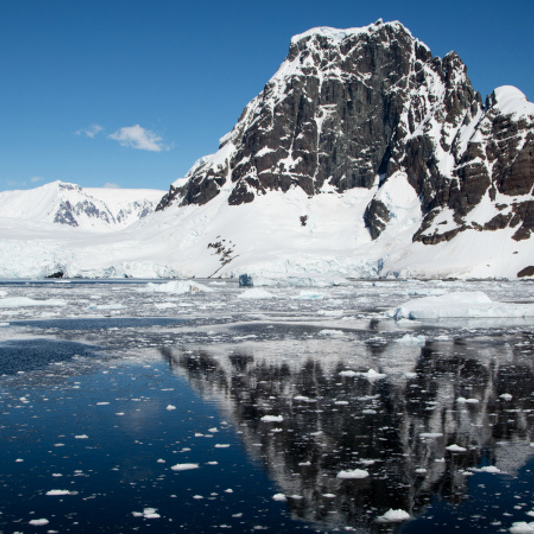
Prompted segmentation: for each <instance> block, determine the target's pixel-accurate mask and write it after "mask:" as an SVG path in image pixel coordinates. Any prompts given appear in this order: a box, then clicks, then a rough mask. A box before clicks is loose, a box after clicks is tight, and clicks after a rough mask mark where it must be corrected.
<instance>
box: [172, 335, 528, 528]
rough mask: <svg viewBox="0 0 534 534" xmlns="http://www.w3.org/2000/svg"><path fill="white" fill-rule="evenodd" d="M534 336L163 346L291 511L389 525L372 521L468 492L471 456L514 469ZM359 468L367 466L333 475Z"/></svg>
mask: <svg viewBox="0 0 534 534" xmlns="http://www.w3.org/2000/svg"><path fill="white" fill-rule="evenodd" d="M531 337H532V336H531V335H530V334H526V333H525V334H517V335H514V336H509V337H505V336H500V337H477V338H473V339H456V340H453V339H451V338H445V339H443V340H440V339H438V340H436V341H433V342H428V341H427V342H426V343H425V344H424V346H417V345H416V344H413V345H411V346H407V345H403V344H402V343H398V342H397V343H396V342H391V343H389V344H384V343H382V344H373V341H372V339H371V340H369V341H368V342H366V343H364V342H361V343H357V344H353V345H350V346H351V353H350V354H347V353H337V354H333V348H332V346H329V343H330V342H329V341H328V340H325V341H322V342H318V341H317V340H315V341H313V346H312V345H310V346H308V347H307V348H306V347H304V348H303V345H302V344H301V345H299V347H300V350H299V351H293V352H292V350H291V347H289V348H288V346H287V343H286V344H284V343H282V342H280V343H277V342H273V343H270V344H266V343H256V344H255V343H247V344H246V345H235V344H233V345H231V344H228V345H226V346H222V347H221V346H218V347H215V346H207V345H206V346H202V347H195V348H192V347H187V348H183V349H177V348H165V349H162V354H163V355H164V357H165V358H166V359H168V361H169V364H170V366H171V367H172V370H173V371H174V372H175V373H178V374H180V375H183V376H185V377H186V378H187V379H188V380H189V382H190V383H191V384H192V386H193V387H194V388H195V389H196V390H197V391H198V392H200V393H201V394H202V396H203V397H205V398H215V399H216V400H217V404H218V405H219V406H221V407H223V410H225V411H226V412H227V413H225V416H226V417H230V418H232V420H233V423H234V424H235V425H236V427H238V428H239V429H240V431H241V437H242V440H243V442H244V444H245V446H246V448H247V450H248V451H249V454H250V455H251V456H253V457H254V458H257V459H259V460H260V461H261V462H262V463H263V464H264V466H265V468H266V470H267V471H268V473H269V475H270V476H271V477H272V478H273V479H274V480H275V481H276V482H277V484H278V485H279V487H280V490H281V492H283V494H284V495H285V498H286V499H287V506H288V508H289V510H290V511H291V513H292V515H293V517H297V518H301V519H303V520H306V521H311V522H317V523H319V524H321V525H322V526H323V527H326V528H336V527H339V528H346V527H347V526H350V527H352V528H353V529H357V530H358V531H362V532H386V531H387V532H389V531H393V530H395V529H396V528H397V525H396V524H387V523H381V522H379V521H378V522H377V518H379V517H380V516H382V515H383V514H384V513H385V512H387V511H388V510H390V509H394V510H396V509H402V510H404V511H406V512H408V513H409V514H410V515H411V516H412V517H417V516H420V515H421V514H422V513H424V511H425V509H426V508H427V507H428V505H429V504H430V503H431V501H432V500H434V499H435V498H436V497H437V498H440V499H445V500H446V501H448V502H450V503H460V502H462V501H463V500H464V499H466V497H467V492H468V487H467V480H468V477H469V476H470V475H472V474H473V470H476V469H477V468H481V467H484V466H486V470H487V466H493V467H492V468H491V470H493V471H494V472H496V471H497V469H498V470H500V471H502V472H505V473H507V474H508V475H513V474H514V473H516V472H517V470H518V469H519V468H520V467H521V466H522V465H523V464H524V463H525V462H526V460H527V459H528V457H529V456H530V455H531V452H534V449H533V448H532V447H530V443H531V435H532V426H533V425H532V420H533V415H534V411H533V409H534V398H533V384H534V380H533V378H534V367H533V363H532V356H533V354H532V352H533V351H532V348H531V347H532V339H531ZM294 348H295V347H294ZM345 348H347V345H345ZM370 369H371V371H370ZM265 416H272V417H265ZM355 469H358V470H364V471H367V472H368V474H369V476H367V477H365V478H360V479H341V478H339V477H338V476H337V475H338V473H340V472H341V471H352V470H355Z"/></svg>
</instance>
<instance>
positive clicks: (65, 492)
mask: <svg viewBox="0 0 534 534" xmlns="http://www.w3.org/2000/svg"><path fill="white" fill-rule="evenodd" d="M46 495H51V496H61V495H78V492H77V491H69V490H61V489H53V490H49V491H47V492H46Z"/></svg>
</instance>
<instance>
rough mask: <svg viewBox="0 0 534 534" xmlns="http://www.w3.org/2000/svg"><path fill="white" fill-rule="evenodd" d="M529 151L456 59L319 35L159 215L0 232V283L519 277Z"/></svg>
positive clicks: (532, 178) (405, 42) (382, 39)
mask: <svg viewBox="0 0 534 534" xmlns="http://www.w3.org/2000/svg"><path fill="white" fill-rule="evenodd" d="M533 149H534V104H531V103H529V102H528V101H527V100H526V98H525V96H524V95H523V93H521V91H519V90H518V89H516V88H514V87H510V86H503V87H500V88H498V89H496V90H495V91H494V92H493V93H492V94H491V95H489V96H488V98H487V99H486V100H485V101H483V99H482V98H481V96H480V95H479V94H478V93H477V92H476V91H475V90H474V89H473V87H472V85H471V82H470V81H469V78H468V77H467V70H466V67H465V65H464V64H463V63H462V61H461V60H460V58H459V57H458V55H457V54H456V53H454V52H451V53H449V54H447V55H446V56H445V57H444V58H443V59H442V58H439V57H435V56H433V55H432V53H431V52H430V50H429V49H428V47H427V46H426V45H424V44H423V43H421V42H420V41H419V40H417V39H416V38H414V37H413V36H412V35H411V33H410V32H409V31H408V30H407V29H406V28H405V27H404V26H403V25H402V24H400V23H398V22H392V23H382V22H380V21H379V22H377V23H375V24H371V25H370V26H367V27H364V28H351V29H346V30H338V29H334V28H315V29H312V30H309V31H307V32H305V33H303V34H301V35H297V36H295V37H294V38H293V39H292V40H291V45H290V49H289V54H288V56H287V58H286V59H285V61H284V62H283V63H282V65H281V66H280V68H279V69H278V71H277V72H276V73H275V75H274V76H273V77H272V78H271V80H270V81H269V82H268V83H267V84H266V86H265V88H264V90H263V91H262V92H261V93H260V94H259V95H258V96H257V97H256V98H255V99H254V100H252V102H250V103H249V104H248V105H247V106H246V108H245V110H244V111H243V113H242V115H241V117H240V118H239V120H238V122H237V124H236V125H235V127H234V128H233V130H232V131H231V132H230V133H229V134H227V135H226V136H224V137H223V139H221V143H220V148H219V150H218V151H217V152H216V153H215V154H213V155H210V156H206V157H204V158H202V159H200V160H199V161H198V162H197V163H195V165H193V167H192V169H191V170H190V171H189V173H188V174H187V176H186V180H185V181H179V182H176V183H174V184H173V185H172V186H171V188H170V190H169V192H168V193H167V194H165V195H164V196H163V198H162V199H161V201H160V202H159V204H158V208H157V212H155V213H151V214H149V215H148V216H146V217H144V218H142V219H140V220H139V221H138V222H136V223H134V224H132V225H130V226H128V227H127V228H125V229H123V230H119V231H117V232H112V233H106V234H102V233H101V234H99V235H95V234H94V232H93V233H91V234H87V235H85V234H84V236H83V237H82V235H81V233H80V231H79V230H78V231H77V233H76V234H73V233H72V232H73V230H71V229H68V228H67V227H65V225H62V227H65V230H64V231H61V232H58V227H59V226H60V225H57V224H55V225H52V228H48V227H47V228H45V227H42V226H39V225H34V226H33V227H31V228H29V227H27V226H20V225H19V226H17V227H15V226H14V225H13V222H12V221H13V220H14V219H10V220H8V221H7V222H6V219H4V220H3V221H1V220H0V258H1V260H0V277H39V276H47V275H48V274H51V273H53V272H57V271H61V272H64V273H65V275H66V276H71V277H72V276H87V277H102V276H106V277H123V276H131V277H191V276H197V277H208V276H236V275H239V274H241V273H248V274H251V275H253V277H254V278H255V279H256V280H259V279H260V278H262V277H280V276H283V277H287V276H289V275H295V276H299V277H311V276H313V277H317V276H326V277H330V278H332V277H365V278H370V277H431V278H445V277H458V278H470V277H473V278H488V277H489V278H493V277H506V278H516V277H533V276H534V247H533V246H532V241H531V239H532V237H531V234H532V231H534V198H533V197H532V192H533V188H534V163H533V159H532V153H533ZM119 191H121V190H119ZM110 194H111V193H110ZM91 198H92V199H93V200H92V202H93V205H94V210H95V211H94V213H96V212H98V213H102V214H104V213H106V212H105V210H104V208H103V206H102V207H101V205H100V204H98V202H99V201H102V202H103V201H104V200H105V199H104V198H102V197H100V196H99V195H98V194H94V195H93V194H92V193H91ZM114 198H115V197H114ZM117 198H120V197H117ZM124 198H125V197H124ZM0 202H3V201H2V200H1V198H0ZM69 202H70V207H71V208H72V205H73V204H72V201H69ZM80 202H81V205H82V206H83V205H84V201H83V200H80ZM37 205H38V203H37V200H36V201H35V206H37ZM106 206H107V204H106ZM108 209H109V207H108ZM92 210H93V208H92V207H88V209H87V210H85V209H84V210H82V212H83V213H84V215H83V216H81V215H79V216H78V215H76V210H72V209H67V210H66V211H65V213H64V215H61V214H62V213H63V212H64V211H63V210H61V209H59V208H57V209H55V210H54V211H53V213H54V215H53V218H54V219H55V217H56V216H58V217H60V218H61V217H63V218H64V219H65V220H66V221H68V220H70V217H71V216H72V217H73V218H74V219H75V220H76V221H78V219H76V217H82V218H83V217H86V218H87V219H88V220H89V219H90V217H91V215H90V213H91V211H92ZM31 211H32V210H31V209H30V213H31ZM36 211H37V209H36V208H35V210H34V212H36ZM115 213H116V212H113V213H112V215H113V217H114V218H116V217H117V216H116V215H115ZM4 214H5V212H4ZM58 214H59V215H58ZM0 216H1V215H0ZM108 218H109V215H108ZM28 219H29V221H28V223H30V222H32V221H34V220H35V219H33V218H32V217H28ZM103 219H105V217H104V218H103ZM47 220H49V219H47ZM50 222H53V221H50ZM4 223H5V224H4ZM78 225H79V226H82V227H84V228H86V227H85V226H83V225H82V224H81V223H80V222H78Z"/></svg>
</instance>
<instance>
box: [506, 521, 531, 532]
mask: <svg viewBox="0 0 534 534" xmlns="http://www.w3.org/2000/svg"><path fill="white" fill-rule="evenodd" d="M510 532H511V533H512V534H534V521H531V522H530V523H527V522H526V521H517V522H515V523H512V526H511V528H510Z"/></svg>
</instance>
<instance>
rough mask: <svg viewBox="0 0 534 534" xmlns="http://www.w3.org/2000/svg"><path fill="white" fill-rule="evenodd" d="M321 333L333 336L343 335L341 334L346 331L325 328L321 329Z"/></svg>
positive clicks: (321, 334)
mask: <svg viewBox="0 0 534 534" xmlns="http://www.w3.org/2000/svg"><path fill="white" fill-rule="evenodd" d="M319 335H320V336H327V337H332V336H338V337H341V336H344V335H345V333H344V332H343V331H342V330H332V329H324V330H320V331H319Z"/></svg>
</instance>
